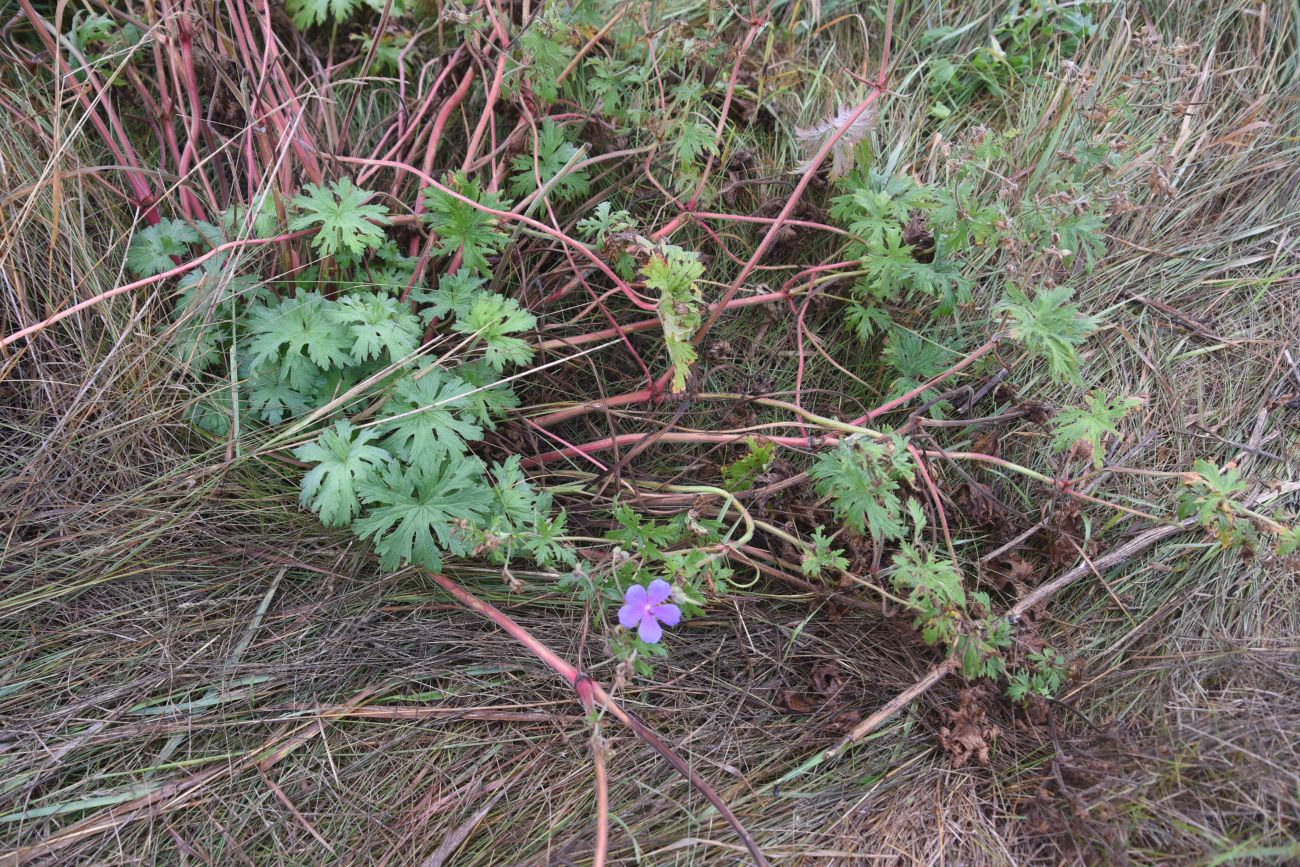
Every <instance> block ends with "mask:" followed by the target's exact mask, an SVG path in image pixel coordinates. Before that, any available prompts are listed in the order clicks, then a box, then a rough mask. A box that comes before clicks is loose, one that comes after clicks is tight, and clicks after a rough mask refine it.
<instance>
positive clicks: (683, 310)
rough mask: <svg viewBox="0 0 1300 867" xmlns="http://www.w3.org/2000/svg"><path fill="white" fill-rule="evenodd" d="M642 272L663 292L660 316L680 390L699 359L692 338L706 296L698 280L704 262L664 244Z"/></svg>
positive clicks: (648, 285)
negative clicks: (701, 290) (702, 292)
mask: <svg viewBox="0 0 1300 867" xmlns="http://www.w3.org/2000/svg"><path fill="white" fill-rule="evenodd" d="M641 274H642V276H643V277H644V278H645V285H646V288H647V289H653V290H655V291H657V292H658V293H659V320H660V322H662V323H663V329H664V345H665V346H666V348H667V349H668V358H669V362H670V363H671V364H672V368H673V383H672V390H673V391H674V392H680V391H682V390H683V389H685V388H686V378H687V376H688V375H689V374H690V370H691V365H692V364H694V363H695V359H696V354H695V345H694V344H693V343H692V342H691V339H692V338H693V337H694V336H695V331H696V329H698V328H699V327H700V321H701V317H700V307H701V306H702V304H703V301H704V298H703V295H702V294H701V292H700V288H699V286H698V285H697V284H696V281H697V280H699V279H700V278H701V277H703V276H704V265H703V264H702V263H701V262H700V258H699V256H698V255H696V254H695V253H692V252H690V251H687V250H683V249H682V248H681V247H676V246H674V245H672V244H664V245H662V246H660V247H658V248H657V249H656V250H655V251H654V252H653V253H652V254H651V255H650V258H649V260H647V262H646V264H645V265H644V266H643V267H642V269H641Z"/></svg>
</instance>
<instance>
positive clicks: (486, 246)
mask: <svg viewBox="0 0 1300 867" xmlns="http://www.w3.org/2000/svg"><path fill="white" fill-rule="evenodd" d="M446 186H447V187H448V188H449V189H451V190H454V191H456V192H458V193H460V195H462V196H464V197H465V198H466V199H471V200H473V201H475V202H478V203H479V204H480V205H483V206H484V207H487V208H491V209H493V210H497V211H504V210H508V209H509V203H507V202H506V201H505V200H504V199H502V198H501V197H500V196H499V195H497V194H496V193H489V192H486V191H485V190H484V189H483V187H482V185H481V184H480V183H479V180H478V178H473V179H470V178H466V177H465V175H464V174H463V173H459V172H458V173H457V174H455V175H452V176H451V177H450V178H449V179H448V180H447V184H446ZM424 203H425V205H426V206H427V207H428V209H429V210H428V212H427V214H426V219H427V220H428V223H429V226H430V228H432V229H433V231H434V234H436V235H437V236H438V246H437V247H435V248H434V253H435V254H436V255H438V256H451V255H453V254H455V253H456V252H457V251H460V252H461V256H462V259H461V261H462V262H463V263H464V266H465V268H466V269H468V270H469V272H470V273H471V274H487V273H489V271H490V270H491V269H490V267H489V265H488V261H487V257H488V256H495V255H496V254H497V253H500V252H501V250H502V248H503V247H505V244H506V240H507V239H506V235H505V233H503V232H502V231H501V230H500V229H499V228H498V227H497V226H498V220H497V218H496V217H495V216H493V215H492V214H488V213H485V212H484V211H482V210H480V209H479V208H476V207H474V206H473V205H471V204H470V203H469V202H465V201H462V200H461V199H458V198H456V197H455V196H452V195H450V194H448V193H446V192H444V191H443V190H440V189H438V188H437V187H430V188H429V189H427V190H425V193H424Z"/></svg>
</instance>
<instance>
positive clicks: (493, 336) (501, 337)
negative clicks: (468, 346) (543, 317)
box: [452, 292, 537, 371]
mask: <svg viewBox="0 0 1300 867" xmlns="http://www.w3.org/2000/svg"><path fill="white" fill-rule="evenodd" d="M536 326H537V318H536V317H535V316H533V314H531V313H529V312H528V311H527V310H524V309H523V308H522V307H520V306H519V302H518V301H515V299H513V298H507V297H505V296H504V295H496V294H493V293H491V292H480V293H479V295H478V297H477V298H475V299H474V303H473V304H471V305H470V308H469V311H468V312H467V313H466V314H465V316H464V318H462V319H460V320H458V321H457V322H456V324H455V325H454V326H453V327H452V330H453V331H458V332H460V333H461V334H473V335H474V336H476V337H477V338H478V339H479V340H481V341H483V360H484V361H486V362H487V364H488V365H489V366H490V367H492V368H493V369H494V370H497V371H501V370H504V369H505V367H506V365H507V364H525V363H527V362H528V360H529V359H531V358H532V357H533V348H532V346H530V345H529V344H528V342H527V341H525V340H521V339H520V338H518V337H512V336H511V335H513V334H518V333H520V332H523V331H531V330H532V329H533V328H535V327H536Z"/></svg>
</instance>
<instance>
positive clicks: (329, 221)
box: [289, 178, 388, 259]
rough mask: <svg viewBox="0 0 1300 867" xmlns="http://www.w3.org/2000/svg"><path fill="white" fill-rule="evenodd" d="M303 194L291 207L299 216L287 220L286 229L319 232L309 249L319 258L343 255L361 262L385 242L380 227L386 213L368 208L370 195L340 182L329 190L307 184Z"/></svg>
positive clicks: (379, 208)
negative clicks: (369, 251)
mask: <svg viewBox="0 0 1300 867" xmlns="http://www.w3.org/2000/svg"><path fill="white" fill-rule="evenodd" d="M304 189H305V192H304V193H303V194H300V195H298V196H295V197H294V200H293V202H294V205H296V206H297V208H298V210H299V211H301V213H299V214H297V215H296V216H294V217H292V218H291V219H290V220H289V228H290V229H291V230H293V231H295V232H296V231H298V230H300V229H311V228H318V229H319V230H318V231H317V232H316V235H315V236H314V237H313V238H312V246H313V247H315V248H316V250H317V252H319V253H320V254H321V255H322V256H330V257H335V256H338V255H340V254H344V255H346V256H349V257H351V258H353V259H357V258H360V257H361V255H362V254H364V253H365V252H366V251H367V250H372V249H374V248H375V247H378V246H379V245H380V244H382V243H383V242H384V232H383V230H382V229H380V228H379V225H376V223H378V224H380V225H385V224H387V223H388V209H387V208H385V207H383V206H382V205H367V204H366V202H367V201H369V199H370V197H371V196H372V195H374V194H373V193H371V192H369V191H367V190H363V189H361V188H360V187H357V186H356V185H355V184H353V183H352V179H351V178H343V179H342V180H340V181H339V182H338V183H336V184H334V185H333V187H331V188H330V189H326V188H324V187H319V186H317V185H316V184H308V185H307V186H306V187H305V188H304Z"/></svg>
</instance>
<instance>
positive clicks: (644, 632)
mask: <svg viewBox="0 0 1300 867" xmlns="http://www.w3.org/2000/svg"><path fill="white" fill-rule="evenodd" d="M672 594H673V588H672V587H670V586H669V584H668V582H667V581H664V580H663V579H661V578H656V579H655V580H654V581H651V582H650V586H649V587H642V586H641V585H640V584H633V585H632V586H631V587H629V588H627V592H626V593H624V594H623V607H622V608H620V609H618V622H619V623H621V624H622V625H623V628H624V629H631V628H632V627H634V626H635V627H636V634H637V635H638V636H640V637H641V640H642V641H644V642H645V643H646V644H657V643H658V642H659V639H661V638H663V637H664V631H663V629H661V628H660V627H659V624H660V623H662V624H663V625H664V626H676V625H677V624H678V623H680V622H681V619H682V612H681V609H679V608H678V607H677V606H676V605H673V604H672V603H671V602H668V601H667V600H668V597H669V596H671V595H672Z"/></svg>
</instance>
